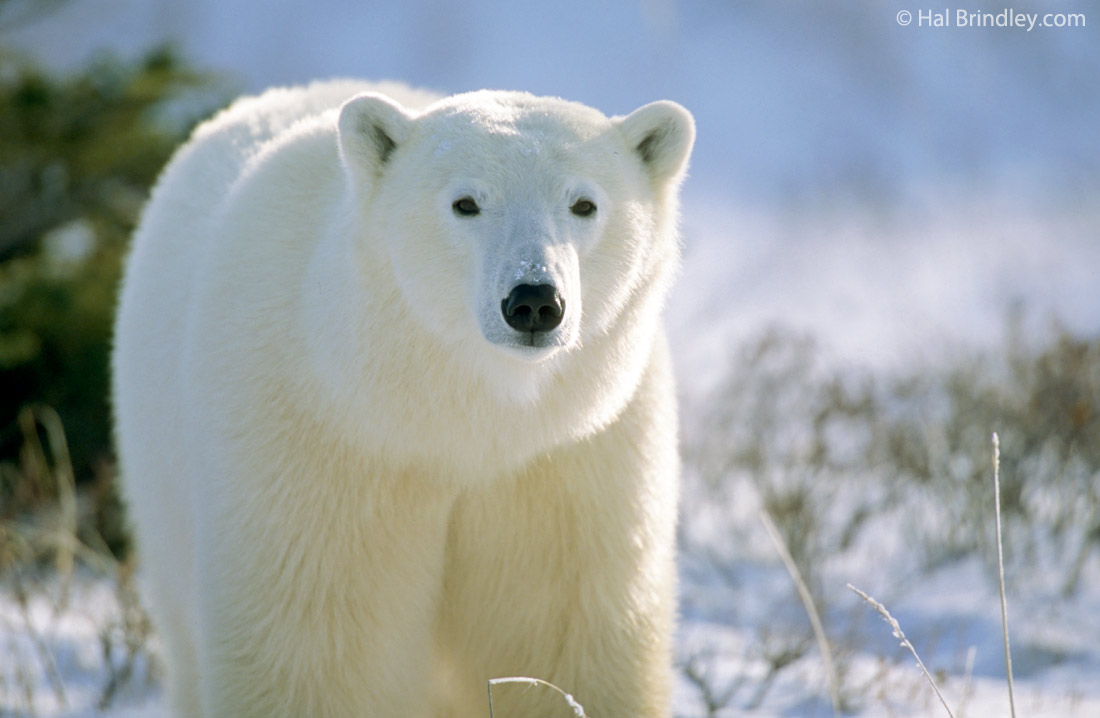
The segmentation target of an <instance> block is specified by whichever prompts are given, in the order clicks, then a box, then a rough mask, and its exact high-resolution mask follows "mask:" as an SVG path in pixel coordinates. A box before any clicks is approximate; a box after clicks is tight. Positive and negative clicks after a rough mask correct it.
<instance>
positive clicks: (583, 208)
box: [569, 199, 596, 217]
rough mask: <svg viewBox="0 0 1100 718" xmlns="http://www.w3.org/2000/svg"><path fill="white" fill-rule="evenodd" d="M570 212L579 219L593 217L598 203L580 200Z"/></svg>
mask: <svg viewBox="0 0 1100 718" xmlns="http://www.w3.org/2000/svg"><path fill="white" fill-rule="evenodd" d="M569 210H570V211H571V212H572V213H573V214H575V215H577V216H578V217H591V216H592V215H594V214H596V203H595V202H593V201H592V200H590V199H578V200H577V201H576V202H574V203H573V206H572V207H570V208H569Z"/></svg>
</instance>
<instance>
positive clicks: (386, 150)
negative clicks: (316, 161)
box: [337, 92, 412, 182]
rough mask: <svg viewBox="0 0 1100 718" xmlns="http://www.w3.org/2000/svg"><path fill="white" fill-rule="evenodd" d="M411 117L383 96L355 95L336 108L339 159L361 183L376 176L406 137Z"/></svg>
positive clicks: (374, 94) (375, 94) (370, 94)
mask: <svg viewBox="0 0 1100 718" xmlns="http://www.w3.org/2000/svg"><path fill="white" fill-rule="evenodd" d="M411 125H412V117H411V116H410V115H409V113H408V111H407V110H405V108H404V107H402V106H401V105H399V104H397V103H396V102H394V101H393V100H391V99H390V98H388V97H386V96H385V95H379V94H377V93H373V92H369V93H366V94H362V95H356V96H355V97H353V98H351V99H350V100H348V101H347V102H345V103H344V106H343V107H341V108H340V119H339V122H338V124H337V127H338V130H339V136H340V157H341V159H342V160H343V162H344V166H345V167H346V168H347V170H348V172H349V173H350V174H351V175H352V176H353V177H356V178H359V179H361V180H366V181H368V182H369V181H371V180H373V179H375V178H376V177H378V175H379V174H381V172H382V168H383V167H385V165H386V162H388V161H389V159H390V155H391V154H393V151H394V150H395V149H397V147H398V146H399V145H400V144H402V143H403V142H404V141H405V140H406V139H408V137H409V129H410V127H411Z"/></svg>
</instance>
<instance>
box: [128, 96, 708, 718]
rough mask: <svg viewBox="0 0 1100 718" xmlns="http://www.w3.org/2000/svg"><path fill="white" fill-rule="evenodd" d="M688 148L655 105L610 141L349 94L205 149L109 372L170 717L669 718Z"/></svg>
mask: <svg viewBox="0 0 1100 718" xmlns="http://www.w3.org/2000/svg"><path fill="white" fill-rule="evenodd" d="M694 135H695V130H694V124H693V120H692V118H691V115H690V114H689V113H688V112H687V111H686V110H684V109H683V108H682V107H680V106H679V105H677V104H675V103H672V102H668V101H661V102H655V103H653V104H649V105H646V106H644V107H642V108H640V109H638V110H636V111H634V112H633V113H631V114H629V115H627V116H623V117H611V118H608V117H606V116H604V115H603V114H601V113H600V112H598V111H596V110H593V109H591V108H588V107H586V106H583V105H580V104H575V103H572V102H567V101H564V100H561V99H557V98H542V97H536V96H532V95H529V94H524V93H514V92H495V91H480V92H473V93H469V94H461V95H456V96H453V97H446V98H441V97H437V96H435V95H432V94H430V93H426V92H421V91H414V90H410V89H407V88H404V87H403V86H400V85H395V84H386V85H371V84H366V83H357V82H350V81H333V82H325V83H317V84H313V85H310V86H308V87H299V88H293V89H279V90H273V91H269V92H267V93H266V94H262V95H260V96H257V97H252V98H246V99H242V100H239V101H238V102H237V103H235V104H234V105H232V106H231V107H230V108H229V109H227V110H225V111H223V112H222V113H221V114H219V115H217V116H216V117H214V118H213V119H212V120H210V121H208V122H207V123H205V124H203V125H201V126H200V127H199V128H198V129H197V130H196V131H195V133H194V136H193V137H192V139H191V140H190V141H189V142H188V143H187V144H186V145H185V146H184V147H183V148H182V149H181V150H180V151H179V152H178V154H177V155H176V157H175V158H174V159H173V160H172V162H171V163H170V165H169V166H168V168H167V169H166V171H165V172H164V174H163V176H162V177H161V179H160V181H159V183H158V184H157V186H156V188H155V190H154V192H153V195H152V198H151V200H150V202H149V205H148V207H147V209H146V211H145V213H144V216H143V218H142V221H141V224H140V227H139V229H138V232H137V234H136V236H135V239H134V245H133V248H132V251H131V254H130V256H129V258H128V261H127V266H126V270H125V275H124V280H123V286H122V291H121V302H120V309H119V313H118V319H117V323H116V332H115V348H114V359H113V379H114V406H115V413H116V423H117V427H116V435H117V441H118V449H119V456H120V465H121V478H122V486H123V495H124V497H125V499H126V502H127V504H128V506H129V510H130V515H131V519H132V523H133V527H134V531H135V536H136V540H137V546H138V551H139V554H140V555H141V558H142V566H143V568H142V571H143V576H144V581H145V584H146V595H147V599H148V601H149V603H150V608H151V611H152V615H153V619H154V622H155V624H156V625H157V626H158V628H159V630H160V633H161V635H162V637H163V642H164V652H165V658H166V662H167V665H168V673H169V686H168V691H169V696H170V700H171V702H172V704H173V707H174V711H175V713H176V715H178V716H181V717H187V718H191V717H199V716H203V717H206V718H215V717H229V716H232V717H234V718H245V717H248V716H256V717H260V716H262V717H263V718H271V717H272V716H286V717H287V718H303V717H305V716H310V717H316V718H321V717H333V718H335V717H340V718H353V717H355V718H368V717H372V718H373V717H382V718H398V717H399V718H410V717H412V718H417V717H420V716H430V717H438V718H442V717H443V716H447V717H456V718H457V717H462V718H467V717H469V718H472V717H473V716H484V715H486V709H487V705H486V703H487V701H486V691H485V688H486V681H487V680H488V679H491V678H495V677H502V676H516V675H520V676H530V677H535V678H540V679H544V680H547V681H550V682H552V683H554V684H556V685H557V686H559V687H560V688H562V689H563V690H565V691H568V692H569V693H571V694H572V695H574V696H575V697H576V700H578V701H579V702H580V703H581V704H583V705H584V706H585V709H586V710H587V712H588V714H589V715H592V716H598V717H602V718H626V717H628V716H629V717H635V716H642V717H650V716H653V717H655V716H666V715H668V711H669V705H668V703H669V691H670V683H671V679H672V676H671V668H670V641H671V632H672V629H673V624H674V613H675V606H674V604H675V584H676V577H675V568H674V559H675V557H674V548H675V547H674V544H675V521H676V512H677V498H678V488H677V484H678V476H677V475H678V456H677V419H676V404H675V395H674V388H673V379H672V375H671V372H670V364H669V356H668V348H667V346H666V341H665V336H664V334H663V330H662V328H661V322H660V311H661V307H662V302H663V301H664V299H665V295H666V292H667V290H668V288H669V285H670V281H671V279H672V278H673V276H674V274H675V273H676V270H677V267H678V261H679V253H680V249H679V239H678V236H677V229H676V225H677V215H678V194H679V185H680V183H681V180H682V178H683V177H684V174H685V168H686V165H687V162H688V157H689V154H690V151H691V147H692V143H693V141H694ZM544 693H545V694H544ZM494 699H495V700H494V712H495V715H497V716H510V715H511V716H525V717H531V716H560V715H563V713H562V711H563V710H565V713H564V714H565V715H568V714H569V709H568V707H567V706H566V705H565V704H563V703H562V702H561V700H560V697H558V696H555V695H553V694H552V693H551V692H548V691H547V692H544V691H540V690H536V689H532V688H530V687H527V688H526V689H518V688H517V689H511V688H509V687H508V686H503V685H502V686H499V687H498V688H496V689H494Z"/></svg>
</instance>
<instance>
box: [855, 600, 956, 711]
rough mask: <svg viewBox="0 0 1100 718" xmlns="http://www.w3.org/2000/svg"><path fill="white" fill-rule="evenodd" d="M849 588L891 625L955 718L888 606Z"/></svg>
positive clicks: (945, 708) (896, 636)
mask: <svg viewBox="0 0 1100 718" xmlns="http://www.w3.org/2000/svg"><path fill="white" fill-rule="evenodd" d="M848 588H849V589H851V590H852V591H854V592H855V593H856V594H858V595H859V597H860V598H862V599H863V600H864V601H866V602H867V603H869V604H871V606H872V607H873V608H874V609H875V610H876V611H878V612H879V614H880V615H881V616H882V617H883V618H884V619H886V622H887V623H889V624H890V628H892V629H893V630H894V638H897V639H898V640H899V641H901V645H902V647H903V648H908V649H909V652H910V653H912V654H913V658H916V659H917V665H918V666H920V670H921V673H923V674H924V677H925V678H927V679H928V682H929V683H930V684H931V685H932V690H934V691H935V692H936V697H938V698H939V699H940V703H942V704H943V709H944V710H945V711H947V715H948V716H950V717H951V718H955V714H954V713H952V712H951V708H950V707H948V705H947V701H945V700H944V698H943V694H942V693H940V688H939V686H937V685H936V681H934V680H933V679H932V674H931V673H929V672H928V669H927V668H926V667H925V665H924V661H922V660H921V659H920V656H919V655H918V654H917V649H916V648H913V644H912V643H910V642H909V639H908V638H906V637H905V632H904V631H902V630H901V625H900V624H899V623H898V622H897V619H895V618H894V617H893V616H891V615H890V612H889V611H887V610H886V606H884V605H882V604H881V603H879V602H878V601H876V600H875V599H873V598H871V597H870V596H868V595H867V594H866V593H864V592H863V591H860V590H859V589H858V588H856V587H855V586H853V585H852V584H850V583H849V584H848Z"/></svg>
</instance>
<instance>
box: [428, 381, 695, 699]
mask: <svg viewBox="0 0 1100 718" xmlns="http://www.w3.org/2000/svg"><path fill="white" fill-rule="evenodd" d="M669 393H671V382H664V381H662V382H657V383H656V385H654V384H653V383H652V382H651V383H650V385H649V386H648V387H643V390H642V391H641V393H640V395H639V396H637V397H636V398H635V399H634V401H633V402H632V404H631V405H630V406H629V407H627V409H626V410H625V411H624V412H623V414H622V415H621V416H620V417H619V418H618V419H617V420H616V421H615V422H614V423H613V424H612V425H611V426H609V427H608V428H606V429H605V430H604V431H603V432H601V433H600V434H598V435H596V436H593V437H590V438H588V439H587V440H584V441H581V442H578V443H576V444H573V445H571V446H568V447H564V448H561V449H558V450H556V451H554V452H551V453H550V454H549V455H546V456H543V457H541V458H539V459H537V460H536V461H535V462H533V463H532V464H531V465H530V466H528V467H527V468H526V469H525V470H524V471H523V472H522V473H521V474H519V475H517V476H515V477H514V478H512V479H510V480H509V481H508V482H507V483H506V484H505V485H501V486H494V487H492V488H487V489H485V490H482V491H478V492H470V493H468V494H466V495H464V496H463V497H462V498H461V499H460V500H459V503H458V505H457V508H456V511H455V515H454V518H453V519H452V540H451V543H450V544H449V546H448V551H449V554H448V568H447V574H446V575H447V578H446V580H445V583H444V592H445V593H444V606H445V607H446V608H445V613H444V620H443V640H444V645H445V646H446V653H447V655H448V656H449V657H451V665H450V673H451V675H452V676H453V677H454V678H453V679H452V681H451V683H452V686H454V688H452V692H453V694H454V695H455V696H456V698H455V699H454V703H453V705H454V706H455V708H454V709H453V710H452V711H450V712H449V713H446V715H448V716H462V718H473V717H474V716H480V715H484V714H485V681H486V680H488V679H490V678H496V677H502V676H517V675H519V676H528V677H533V678H541V679H544V680H547V681H550V682H552V683H554V684H555V685H557V686H558V687H559V688H561V689H562V690H564V691H566V692H568V693H570V694H572V695H573V696H574V697H575V699H576V700H577V701H579V702H580V703H581V704H582V705H583V706H584V707H585V710H586V712H587V714H588V715H591V716H603V717H605V718H612V717H617V716H630V717H631V718H665V717H667V716H668V715H669V707H670V706H669V701H670V690H671V683H672V650H671V639H672V633H673V629H674V617H675V601H676V571H675V523H676V511H677V499H678V489H677V485H678V473H679V472H678V463H679V462H678V458H677V439H676V421H675V415H674V408H675V405H674V403H673V402H672V401H671V397H670V396H668V394H669ZM455 567H461V571H457V570H455ZM493 695H494V715H496V716H498V718H508V717H509V716H517V717H519V716H523V717H524V718H541V717H542V716H558V715H565V714H566V712H567V708H566V707H564V706H563V704H562V699H561V697H560V696H558V695H556V694H554V693H553V692H552V691H549V690H547V689H542V688H532V687H531V686H529V685H507V684H505V685H501V686H499V687H497V688H494V690H493Z"/></svg>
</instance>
